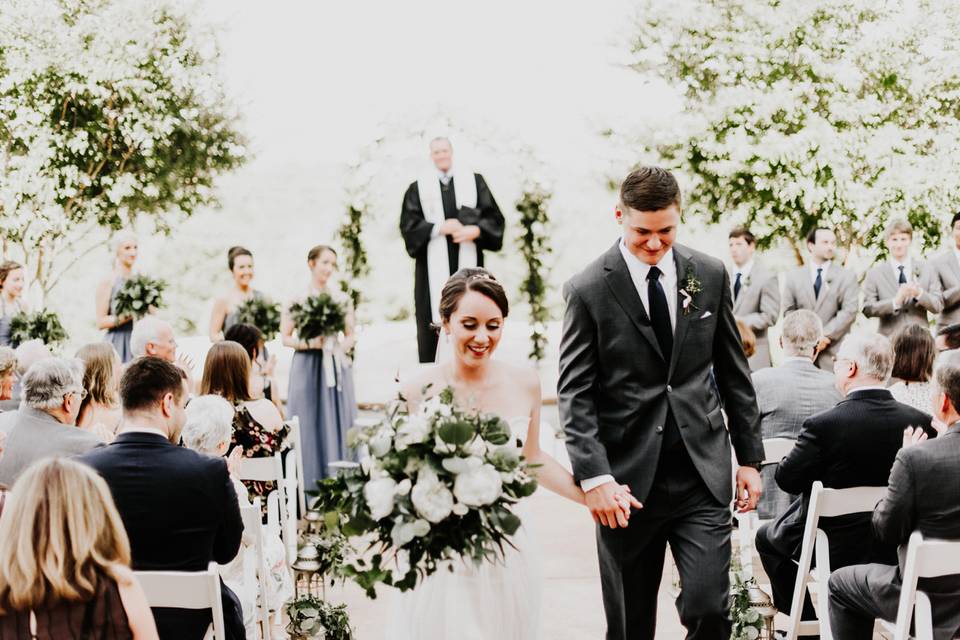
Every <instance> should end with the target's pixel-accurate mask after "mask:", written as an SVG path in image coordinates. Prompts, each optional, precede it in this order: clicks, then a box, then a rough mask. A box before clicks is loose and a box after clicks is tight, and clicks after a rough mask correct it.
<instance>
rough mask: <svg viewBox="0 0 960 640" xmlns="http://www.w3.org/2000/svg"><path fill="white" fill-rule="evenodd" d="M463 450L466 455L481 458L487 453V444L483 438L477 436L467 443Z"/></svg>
mask: <svg viewBox="0 0 960 640" xmlns="http://www.w3.org/2000/svg"><path fill="white" fill-rule="evenodd" d="M464 449H465V450H466V451H467V453H469V454H471V455H474V456H478V457H481V458H482V457H483V456H484V455H485V454H486V453H487V443H486V441H485V440H484V439H483V438H481V437H480V436H477V437H475V438H474V439H473V440H471V441H470V442H468V443H467V446H466V447H464Z"/></svg>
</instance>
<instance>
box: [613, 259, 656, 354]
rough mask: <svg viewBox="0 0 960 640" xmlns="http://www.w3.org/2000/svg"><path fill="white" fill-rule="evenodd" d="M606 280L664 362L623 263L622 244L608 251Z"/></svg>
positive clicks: (638, 295)
mask: <svg viewBox="0 0 960 640" xmlns="http://www.w3.org/2000/svg"><path fill="white" fill-rule="evenodd" d="M603 269H604V272H605V273H604V279H605V280H606V282H607V286H608V287H610V291H611V292H612V293H613V297H614V298H615V299H616V300H617V303H618V304H619V305H620V308H621V309H623V312H624V313H625V314H626V315H627V317H628V318H630V321H631V322H632V323H633V325H634V326H635V327H636V328H637V330H638V331H639V332H640V334H641V335H642V336H643V337H644V338H646V339H647V342H649V343H650V346H651V347H653V350H654V351H656V353H657V355H658V356H660V359H661V360H663V359H664V358H663V352H661V351H660V344H659V343H658V342H657V334H655V333H654V332H653V326H652V325H651V324H650V317H649V316H648V315H647V312H646V310H645V309H644V308H643V301H642V300H640V294H639V293H637V288H636V286H634V284H633V278H631V277H630V271H629V270H628V269H627V263H626V262H624V261H623V256H622V255H620V243H619V241H617V244H615V245H614V246H613V249H611V250H610V251H608V252H607V253H606V255H605V256H604V260H603Z"/></svg>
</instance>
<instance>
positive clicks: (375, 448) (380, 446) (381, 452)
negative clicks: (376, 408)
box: [368, 429, 393, 458]
mask: <svg viewBox="0 0 960 640" xmlns="http://www.w3.org/2000/svg"><path fill="white" fill-rule="evenodd" d="M368 446H369V447H370V454H371V455H373V456H376V457H377V458H380V457H382V456H385V455H386V454H387V452H388V451H390V448H391V447H392V446H393V433H392V432H391V431H390V430H389V429H378V430H377V432H376V433H374V434H373V436H371V438H370V441H369V443H368Z"/></svg>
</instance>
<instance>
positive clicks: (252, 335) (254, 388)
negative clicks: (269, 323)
mask: <svg viewBox="0 0 960 640" xmlns="http://www.w3.org/2000/svg"><path fill="white" fill-rule="evenodd" d="M223 339H224V340H229V341H230V342H236V343H238V344H239V345H240V346H241V347H243V348H244V350H245V351H246V352H247V355H248V356H250V363H251V367H250V396H251V397H252V398H253V399H254V400H258V399H260V398H266V399H267V400H270V401H271V402H273V403H274V404H276V399H275V398H274V397H273V394H272V391H273V388H274V387H275V385H274V384H273V369H274V367H275V366H276V362H277V357H276V356H271V357H270V358H269V359H268V358H267V357H266V356H267V349H266V346H265V345H264V343H263V333H261V332H260V329H257V328H256V327H255V326H253V325H252V324H246V323H243V322H241V323H238V324H235V325H233V326H231V327H230V328H229V329H227V331H226V333H224V335H223ZM277 409H280V407H277Z"/></svg>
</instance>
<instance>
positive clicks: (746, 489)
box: [736, 467, 763, 513]
mask: <svg viewBox="0 0 960 640" xmlns="http://www.w3.org/2000/svg"><path fill="white" fill-rule="evenodd" d="M761 493H763V489H762V488H761V486H760V472H759V471H758V470H756V469H754V468H753V467H739V468H738V469H737V499H736V507H737V512H739V513H746V512H747V511H753V510H754V509H756V508H757V502H758V501H759V500H760V494H761Z"/></svg>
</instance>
